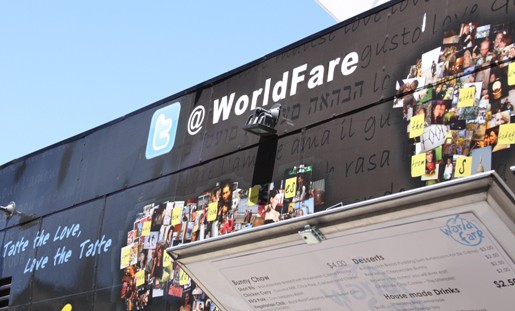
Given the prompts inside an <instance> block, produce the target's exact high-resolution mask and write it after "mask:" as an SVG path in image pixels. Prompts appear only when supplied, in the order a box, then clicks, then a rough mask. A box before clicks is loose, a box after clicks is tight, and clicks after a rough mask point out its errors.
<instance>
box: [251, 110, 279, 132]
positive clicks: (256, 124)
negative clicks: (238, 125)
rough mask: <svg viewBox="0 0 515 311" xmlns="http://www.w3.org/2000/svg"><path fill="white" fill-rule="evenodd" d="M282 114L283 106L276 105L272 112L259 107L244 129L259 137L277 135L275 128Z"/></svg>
mask: <svg viewBox="0 0 515 311" xmlns="http://www.w3.org/2000/svg"><path fill="white" fill-rule="evenodd" d="M280 114H281V104H274V105H273V106H272V107H271V108H270V110H266V109H264V108H261V107H257V108H256V109H255V110H254V111H253V113H252V115H250V116H249V118H248V120H247V123H245V125H244V126H243V129H244V130H245V131H247V132H250V133H252V134H255V135H258V136H269V135H275V133H276V132H277V131H276V130H275V126H276V125H277V121H278V120H279V115H280Z"/></svg>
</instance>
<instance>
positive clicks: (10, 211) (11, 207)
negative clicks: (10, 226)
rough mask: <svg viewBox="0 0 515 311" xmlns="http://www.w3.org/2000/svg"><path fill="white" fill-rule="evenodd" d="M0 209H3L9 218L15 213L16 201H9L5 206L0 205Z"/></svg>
mask: <svg viewBox="0 0 515 311" xmlns="http://www.w3.org/2000/svg"><path fill="white" fill-rule="evenodd" d="M0 210H2V211H4V213H5V215H6V216H7V218H11V216H12V215H14V214H15V213H16V203H14V202H11V203H9V204H8V205H7V206H0Z"/></svg>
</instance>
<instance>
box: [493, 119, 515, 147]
mask: <svg viewBox="0 0 515 311" xmlns="http://www.w3.org/2000/svg"><path fill="white" fill-rule="evenodd" d="M497 144H499V145H509V144H515V123H510V124H501V125H500V126H499V137H498V138H497Z"/></svg>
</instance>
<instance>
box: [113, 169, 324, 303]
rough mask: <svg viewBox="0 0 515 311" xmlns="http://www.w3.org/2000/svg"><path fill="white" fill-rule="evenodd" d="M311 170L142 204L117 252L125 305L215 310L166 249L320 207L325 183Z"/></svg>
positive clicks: (231, 183)
mask: <svg viewBox="0 0 515 311" xmlns="http://www.w3.org/2000/svg"><path fill="white" fill-rule="evenodd" d="M312 173H313V168H312V166H304V165H300V166H298V167H297V166H296V167H293V168H291V169H287V170H286V171H285V172H284V177H283V178H282V179H281V180H278V181H273V182H270V183H268V184H264V185H255V186H252V187H250V188H248V189H242V188H241V187H240V186H239V183H238V182H234V181H220V182H216V184H215V187H213V188H211V189H207V190H206V191H205V192H203V193H201V194H199V195H198V196H196V197H195V198H192V199H188V200H185V201H172V200H169V201H164V202H154V203H149V204H147V205H145V206H143V207H142V210H141V212H140V213H139V214H138V216H137V218H136V219H135V220H134V224H133V226H132V228H130V230H128V232H127V245H126V246H125V247H122V249H121V254H120V269H121V270H123V276H122V289H121V294H120V296H121V299H123V300H124V301H125V304H126V306H127V310H144V309H145V308H146V307H147V306H150V305H151V304H152V301H153V300H154V301H155V299H163V300H165V301H166V303H167V305H170V306H175V307H176V308H177V309H178V310H179V309H180V308H181V306H184V309H185V310H206V311H207V310H209V311H211V310H218V308H217V306H216V305H215V303H214V302H212V301H211V299H210V298H209V297H207V295H205V293H204V292H203V291H202V290H201V289H200V288H199V287H197V286H196V284H195V282H193V281H192V280H191V279H190V278H189V277H188V276H187V274H186V273H185V272H184V271H183V270H182V269H181V267H179V266H178V265H177V264H176V263H175V262H173V260H172V258H171V257H170V256H169V255H168V253H167V252H166V249H167V248H169V247H171V246H176V245H180V244H185V243H191V242H194V241H200V240H205V239H209V238H211V237H216V236H221V235H226V234H230V233H234V232H238V231H241V230H245V229H249V228H253V227H258V226H263V225H267V224H271V223H275V222H279V221H283V220H286V219H290V218H295V217H300V216H303V215H308V214H312V213H314V212H316V211H318V210H319V209H321V208H322V207H323V206H324V204H325V202H324V194H325V182H324V180H323V179H322V180H315V181H313V180H312V175H313V174H312ZM172 309H173V307H172ZM173 310H175V309H173Z"/></svg>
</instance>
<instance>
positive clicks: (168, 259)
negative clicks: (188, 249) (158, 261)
mask: <svg viewBox="0 0 515 311" xmlns="http://www.w3.org/2000/svg"><path fill="white" fill-rule="evenodd" d="M172 261H173V260H172V256H170V255H168V252H167V251H165V252H164V253H163V267H168V266H170V265H171V264H172Z"/></svg>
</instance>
